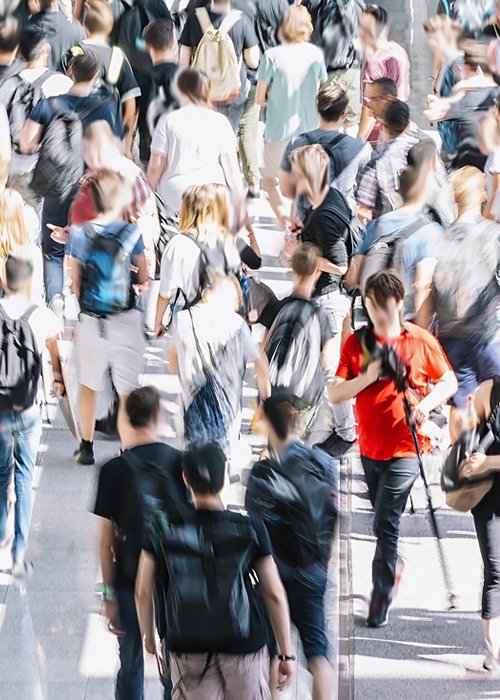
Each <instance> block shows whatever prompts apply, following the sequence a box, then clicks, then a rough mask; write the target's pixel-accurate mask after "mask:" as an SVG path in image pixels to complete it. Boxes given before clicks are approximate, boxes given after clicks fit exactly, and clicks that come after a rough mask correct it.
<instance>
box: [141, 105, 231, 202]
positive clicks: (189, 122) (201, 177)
mask: <svg viewBox="0 0 500 700" xmlns="http://www.w3.org/2000/svg"><path fill="white" fill-rule="evenodd" d="M236 149H237V143H236V136H235V134H234V131H233V130H232V128H231V125H230V124H229V121H228V120H227V119H226V117H225V116H224V115H223V114H219V113H218V112H215V111H214V110H212V109H208V108H206V107H198V106H197V105H186V106H185V107H181V109H178V110H176V111H174V112H170V113H169V114H165V115H163V116H162V117H161V118H160V120H159V122H158V124H157V125H156V128H155V130H154V133H153V139H152V142H151V152H152V153H158V154H159V155H162V156H165V157H166V159H167V167H166V169H165V172H164V173H163V175H162V176H161V178H160V182H159V183H158V188H157V189H158V193H159V195H160V196H161V198H162V199H163V201H164V202H165V204H166V205H167V206H168V207H170V208H171V209H172V210H173V211H174V212H176V213H177V212H178V211H179V209H180V207H181V197H182V194H183V192H184V191H185V190H186V189H187V188H188V187H191V186H193V185H207V184H209V183H211V182H214V183H219V184H224V183H225V178H224V172H223V170H222V167H221V165H220V157H221V156H222V155H224V154H227V153H236Z"/></svg>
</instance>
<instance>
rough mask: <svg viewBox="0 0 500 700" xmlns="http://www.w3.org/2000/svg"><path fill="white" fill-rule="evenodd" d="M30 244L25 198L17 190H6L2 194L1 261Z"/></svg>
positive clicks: (0, 224) (0, 225)
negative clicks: (25, 213)
mask: <svg viewBox="0 0 500 700" xmlns="http://www.w3.org/2000/svg"><path fill="white" fill-rule="evenodd" d="M29 243H30V239H29V235H28V229H27V228H26V219H25V216H24V201H23V198H22V197H21V195H20V194H19V192H16V190H12V189H10V188H6V189H5V190H3V191H2V192H0V260H6V259H7V256H8V255H9V253H12V252H13V251H14V250H15V249H16V248H20V247H24V246H27V245H29Z"/></svg>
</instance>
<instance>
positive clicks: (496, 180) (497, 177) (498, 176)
mask: <svg viewBox="0 0 500 700" xmlns="http://www.w3.org/2000/svg"><path fill="white" fill-rule="evenodd" d="M491 177H492V183H493V188H492V192H493V193H492V195H491V197H490V198H489V199H488V201H487V202H486V206H485V208H484V211H483V216H484V217H485V218H486V219H491V220H492V221H496V216H494V214H493V213H492V209H493V205H494V203H495V200H496V199H497V198H498V197H499V196H500V173H491ZM497 207H498V202H497Z"/></svg>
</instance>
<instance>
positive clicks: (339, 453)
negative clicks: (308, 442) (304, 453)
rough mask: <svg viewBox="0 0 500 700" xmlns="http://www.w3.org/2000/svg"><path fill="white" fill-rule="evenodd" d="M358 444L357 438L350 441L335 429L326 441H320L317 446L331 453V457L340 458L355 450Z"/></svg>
mask: <svg viewBox="0 0 500 700" xmlns="http://www.w3.org/2000/svg"><path fill="white" fill-rule="evenodd" d="M355 445H356V440H353V441H352V442H349V440H344V439H343V438H341V437H340V435H337V433H336V432H335V431H333V433H332V434H331V435H330V436H329V437H327V438H326V440H325V441H324V442H320V443H318V444H317V445H315V447H319V448H321V449H322V450H323V451H324V452H326V453H327V454H329V455H330V457H334V458H339V457H344V456H345V455H346V454H348V453H349V452H351V451H353V448H354V446H355Z"/></svg>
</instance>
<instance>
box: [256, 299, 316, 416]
mask: <svg viewBox="0 0 500 700" xmlns="http://www.w3.org/2000/svg"><path fill="white" fill-rule="evenodd" d="M321 350H322V348H321V325H320V321H319V310H318V307H317V306H316V305H315V304H314V303H313V302H312V301H308V300H307V299H290V301H288V302H287V303H286V304H285V305H284V306H283V307H282V308H281V309H280V311H279V312H278V315H277V316H276V318H275V319H274V321H273V323H272V325H271V328H270V329H269V334H268V336H267V339H266V342H265V345H264V352H265V354H266V355H267V358H268V360H269V379H270V381H271V386H272V388H273V390H283V391H286V392H288V393H290V394H293V395H294V396H295V397H297V399H299V402H302V403H303V404H304V406H303V407H304V408H305V407H308V406H316V405H317V404H318V402H319V401H320V399H321V395H322V393H323V389H324V386H325V379H324V375H323V369H322V365H321Z"/></svg>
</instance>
